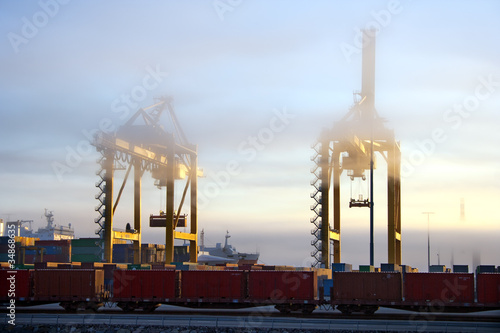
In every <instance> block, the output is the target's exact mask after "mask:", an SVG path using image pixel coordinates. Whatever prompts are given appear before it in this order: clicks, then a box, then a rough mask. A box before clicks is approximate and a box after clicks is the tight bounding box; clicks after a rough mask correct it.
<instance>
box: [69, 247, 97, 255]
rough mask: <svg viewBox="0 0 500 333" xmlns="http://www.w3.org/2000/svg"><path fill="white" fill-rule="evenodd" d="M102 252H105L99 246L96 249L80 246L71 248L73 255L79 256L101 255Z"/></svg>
mask: <svg viewBox="0 0 500 333" xmlns="http://www.w3.org/2000/svg"><path fill="white" fill-rule="evenodd" d="M102 252H103V251H102V250H101V248H99V247H97V246H94V247H86V246H78V247H72V248H71V255H77V254H91V255H99V254H101V253H102Z"/></svg>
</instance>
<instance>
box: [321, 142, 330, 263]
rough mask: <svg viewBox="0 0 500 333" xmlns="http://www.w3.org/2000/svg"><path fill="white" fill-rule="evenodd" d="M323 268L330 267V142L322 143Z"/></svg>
mask: <svg viewBox="0 0 500 333" xmlns="http://www.w3.org/2000/svg"><path fill="white" fill-rule="evenodd" d="M320 151H321V156H320V167H321V169H320V170H321V175H320V177H321V266H324V268H329V267H330V222H329V221H330V207H329V202H330V179H329V174H330V172H329V169H330V163H329V159H330V142H329V141H328V140H323V141H322V142H321V150H320Z"/></svg>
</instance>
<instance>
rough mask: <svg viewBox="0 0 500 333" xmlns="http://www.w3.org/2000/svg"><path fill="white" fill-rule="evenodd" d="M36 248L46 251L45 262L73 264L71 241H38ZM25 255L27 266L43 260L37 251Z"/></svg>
mask: <svg viewBox="0 0 500 333" xmlns="http://www.w3.org/2000/svg"><path fill="white" fill-rule="evenodd" d="M34 246H36V247H40V248H43V249H44V254H43V261H44V262H63V263H68V262H71V240H69V239H61V240H36V241H35V243H34ZM25 253H26V255H25V261H24V263H25V264H33V263H35V262H40V261H41V260H42V258H40V257H39V253H38V251H37V250H26V252H25Z"/></svg>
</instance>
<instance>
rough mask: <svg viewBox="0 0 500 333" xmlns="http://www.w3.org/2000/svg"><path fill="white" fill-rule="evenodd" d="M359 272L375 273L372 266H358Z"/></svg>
mask: <svg viewBox="0 0 500 333" xmlns="http://www.w3.org/2000/svg"><path fill="white" fill-rule="evenodd" d="M359 271H360V272H375V267H373V266H372V265H359Z"/></svg>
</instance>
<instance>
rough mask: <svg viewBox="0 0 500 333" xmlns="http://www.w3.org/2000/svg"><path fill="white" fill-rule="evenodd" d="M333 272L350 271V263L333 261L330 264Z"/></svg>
mask: <svg viewBox="0 0 500 333" xmlns="http://www.w3.org/2000/svg"><path fill="white" fill-rule="evenodd" d="M332 271H333V272H352V265H351V264H345V263H334V264H332Z"/></svg>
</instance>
